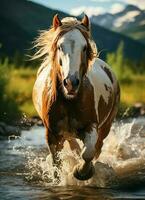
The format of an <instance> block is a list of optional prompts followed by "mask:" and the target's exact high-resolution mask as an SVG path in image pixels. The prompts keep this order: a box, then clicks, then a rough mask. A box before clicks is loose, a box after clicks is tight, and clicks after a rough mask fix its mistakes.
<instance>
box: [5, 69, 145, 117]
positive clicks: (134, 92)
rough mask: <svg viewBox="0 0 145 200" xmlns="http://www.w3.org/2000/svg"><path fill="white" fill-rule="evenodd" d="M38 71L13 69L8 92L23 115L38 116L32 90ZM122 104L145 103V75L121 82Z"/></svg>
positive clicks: (133, 76)
mask: <svg viewBox="0 0 145 200" xmlns="http://www.w3.org/2000/svg"><path fill="white" fill-rule="evenodd" d="M36 72H37V69H31V68H23V67H22V68H19V69H11V72H10V78H9V83H8V85H7V88H6V91H7V93H8V95H9V96H11V97H13V98H14V99H15V101H16V103H17V104H18V107H19V109H20V111H21V112H22V113H25V114H26V115H28V116H30V117H31V116H33V115H36V114H37V113H36V111H35V109H34V107H33V103H32V97H31V96H32V88H33V84H34V81H35V76H36ZM120 86H121V103H122V104H123V105H126V107H130V106H132V105H134V104H135V103H136V102H144V103H145V90H144V87H145V74H142V75H141V74H138V75H135V74H134V75H132V77H131V80H130V81H129V82H121V83H120Z"/></svg>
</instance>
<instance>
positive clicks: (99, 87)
mask: <svg viewBox="0 0 145 200" xmlns="http://www.w3.org/2000/svg"><path fill="white" fill-rule="evenodd" d="M101 66H106V67H107V64H106V63H105V62H104V61H102V60H100V59H98V58H97V59H96V61H95V62H94V64H93V66H92V67H91V68H90V70H89V71H88V73H87V77H88V78H89V80H90V82H91V84H92V86H93V88H94V97H95V110H96V115H97V120H98V122H99V113H98V104H99V100H100V98H101V96H102V98H103V99H104V101H105V103H106V104H108V101H109V96H110V91H107V90H106V88H105V84H106V85H107V86H108V87H109V88H111V90H113V85H112V83H111V81H110V78H109V77H108V75H107V74H106V72H104V70H103V69H102V68H101Z"/></svg>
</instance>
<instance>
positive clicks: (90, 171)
mask: <svg viewBox="0 0 145 200" xmlns="http://www.w3.org/2000/svg"><path fill="white" fill-rule="evenodd" d="M83 171H84V172H83ZM94 172H95V168H94V166H93V164H92V163H89V166H88V167H87V169H86V170H83V169H82V166H81V165H77V166H76V167H75V169H74V172H73V175H74V177H75V178H77V179H78V180H81V181H85V180H88V179H90V178H92V176H93V175H94Z"/></svg>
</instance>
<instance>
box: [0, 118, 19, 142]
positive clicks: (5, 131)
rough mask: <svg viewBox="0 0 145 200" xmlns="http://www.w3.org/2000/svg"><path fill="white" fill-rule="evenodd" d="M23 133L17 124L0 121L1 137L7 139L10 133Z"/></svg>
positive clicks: (17, 134)
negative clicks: (12, 124)
mask: <svg viewBox="0 0 145 200" xmlns="http://www.w3.org/2000/svg"><path fill="white" fill-rule="evenodd" d="M20 133H21V131H20V128H19V127H17V126H11V125H8V124H6V123H4V122H0V139H5V138H6V137H8V136H10V135H16V136H19V135H20Z"/></svg>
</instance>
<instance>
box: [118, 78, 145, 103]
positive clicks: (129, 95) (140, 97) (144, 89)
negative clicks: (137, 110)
mask: <svg viewBox="0 0 145 200" xmlns="http://www.w3.org/2000/svg"><path fill="white" fill-rule="evenodd" d="M121 102H122V103H123V104H126V105H127V106H132V105H134V104H135V103H136V102H143V103H145V74H142V75H141V74H137V75H135V74H134V75H133V76H132V77H131V82H130V83H121Z"/></svg>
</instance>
